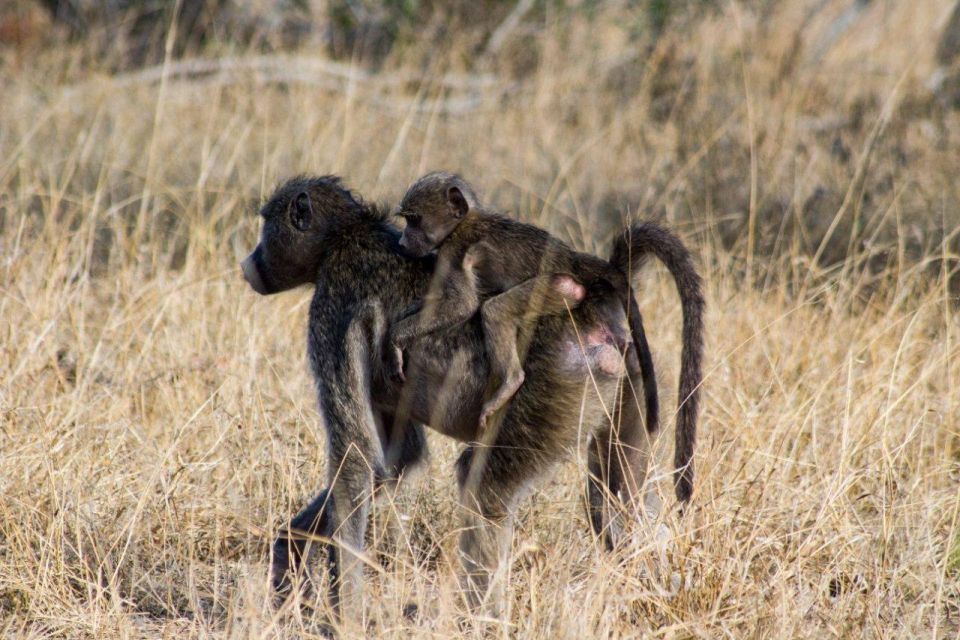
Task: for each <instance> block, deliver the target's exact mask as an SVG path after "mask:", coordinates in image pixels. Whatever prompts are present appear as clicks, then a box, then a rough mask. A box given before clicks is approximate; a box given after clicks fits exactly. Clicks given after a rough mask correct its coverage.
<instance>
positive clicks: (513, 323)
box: [480, 275, 586, 435]
mask: <svg viewBox="0 0 960 640" xmlns="http://www.w3.org/2000/svg"><path fill="white" fill-rule="evenodd" d="M585 295H586V290H585V289H584V288H583V286H582V285H581V284H579V283H578V282H576V281H575V280H574V279H573V278H571V277H570V276H565V275H543V276H538V277H535V278H531V279H529V280H526V281H524V282H522V283H520V284H518V285H517V286H515V287H513V288H511V289H508V290H506V291H504V292H503V293H501V294H500V295H497V296H494V297H492V298H490V299H489V300H487V301H486V302H485V303H484V304H483V306H482V307H481V308H480V316H481V318H482V320H483V340H484V344H485V346H486V351H487V359H488V360H489V361H490V372H491V373H492V374H493V377H494V379H495V380H497V383H498V385H499V386H498V387H497V388H496V389H495V390H494V392H493V393H492V395H491V396H490V397H489V398H488V399H487V400H486V402H485V403H484V405H483V410H482V411H481V413H480V433H481V435H482V434H483V432H484V431H485V430H486V427H487V424H488V423H489V421H490V418H491V417H492V416H493V415H494V414H495V413H496V412H497V411H499V410H500V408H501V407H503V406H504V405H505V404H506V403H507V402H508V401H509V400H510V398H512V397H513V396H514V395H515V394H516V393H517V391H518V390H519V389H520V387H521V385H523V380H524V372H523V362H522V359H523V357H524V355H525V353H526V342H527V334H529V331H530V330H531V329H532V328H533V327H534V325H535V324H536V320H537V318H539V317H540V316H545V315H556V314H560V313H566V312H567V310H568V309H569V308H571V307H575V306H576V305H578V304H579V303H580V301H581V300H583V298H584V296H585ZM521 351H523V353H521Z"/></svg>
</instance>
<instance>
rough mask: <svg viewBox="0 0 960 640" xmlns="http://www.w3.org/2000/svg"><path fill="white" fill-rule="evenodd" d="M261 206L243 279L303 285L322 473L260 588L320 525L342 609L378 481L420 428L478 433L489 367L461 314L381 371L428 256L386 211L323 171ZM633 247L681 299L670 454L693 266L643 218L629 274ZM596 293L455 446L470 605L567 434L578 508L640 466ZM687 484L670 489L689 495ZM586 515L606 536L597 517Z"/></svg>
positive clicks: (533, 353)
mask: <svg viewBox="0 0 960 640" xmlns="http://www.w3.org/2000/svg"><path fill="white" fill-rule="evenodd" d="M261 215H262V216H263V231H262V234H261V241H260V243H259V244H258V246H257V248H256V249H255V250H254V251H253V253H252V254H251V255H250V256H249V257H247V258H246V259H245V260H244V261H243V263H242V268H243V273H244V276H245V277H246V279H247V281H248V282H249V283H250V285H251V286H252V287H253V289H254V290H256V291H257V292H258V293H261V294H270V293H277V292H280V291H285V290H288V289H291V288H293V287H296V286H299V285H307V284H312V285H314V286H315V292H314V297H313V301H312V303H311V306H310V322H309V328H308V345H309V359H310V365H311V368H312V370H313V374H314V377H315V379H316V385H317V391H318V395H319V404H320V411H321V413H322V415H323V419H324V424H325V427H326V430H327V436H328V438H327V449H328V469H329V478H328V480H329V482H330V486H329V488H328V489H326V490H324V492H323V493H321V494H320V495H319V496H318V497H317V498H316V499H315V500H313V501H312V502H311V503H310V504H309V505H308V506H307V507H306V508H305V509H304V510H303V511H301V512H300V514H298V515H297V516H296V517H295V518H294V519H293V520H292V521H291V523H290V528H289V530H290V531H289V532H283V533H281V534H280V535H279V536H278V539H277V541H276V543H275V545H274V567H273V576H274V584H275V586H276V587H277V588H278V589H281V590H282V589H284V588H285V587H286V586H288V585H289V581H288V580H289V575H290V572H291V571H295V570H296V569H297V568H298V567H299V565H300V562H301V560H302V558H303V555H304V552H305V545H304V543H303V541H302V539H297V536H296V535H295V531H294V530H298V531H302V532H305V533H307V534H312V535H320V536H325V537H329V538H332V539H333V541H334V544H331V545H328V547H327V549H328V552H329V554H330V561H331V562H330V565H331V567H330V568H331V572H332V578H333V579H332V580H331V591H330V598H331V602H332V604H333V605H334V607H335V608H336V610H338V611H340V610H341V607H343V608H348V609H351V610H353V609H355V608H356V607H357V606H359V603H360V598H359V594H360V589H361V585H362V571H361V568H362V565H361V562H360V560H359V558H358V557H357V554H356V552H357V551H358V550H360V549H362V547H363V540H364V532H365V527H366V524H367V513H368V509H369V504H370V500H371V498H372V495H373V492H374V489H375V487H376V485H377V484H378V483H380V482H383V481H385V480H388V479H390V478H395V477H397V476H398V475H399V474H400V473H401V472H402V471H403V469H404V468H406V467H408V466H410V465H412V464H415V463H416V462H417V461H418V460H420V459H421V458H422V456H423V454H424V448H425V444H424V436H423V431H422V426H421V425H422V424H429V425H430V426H431V427H432V428H433V429H435V430H436V431H438V432H440V433H443V434H445V435H448V436H451V437H453V438H456V439H458V440H460V441H463V442H468V443H469V442H473V441H474V440H475V438H476V433H477V425H478V419H479V415H480V411H481V405H482V404H483V399H484V392H485V389H486V385H487V378H488V374H489V371H488V365H487V362H486V358H485V349H484V345H483V342H482V331H481V329H480V325H479V321H478V318H477V317H476V316H474V317H473V318H471V319H470V320H468V321H467V322H466V323H464V324H462V325H459V326H457V327H455V328H452V329H449V330H445V331H442V332H440V334H439V335H437V337H436V339H427V340H421V341H418V342H416V343H413V344H411V345H410V347H409V350H408V353H407V357H408V360H409V368H408V371H407V382H406V383H405V384H404V385H399V384H397V383H395V382H393V381H392V380H391V377H390V375H389V372H388V371H387V370H386V367H385V366H384V365H383V361H384V360H383V356H384V351H385V349H386V347H387V345H386V335H387V333H386V326H387V323H388V322H390V321H393V320H394V319H396V318H398V317H400V316H401V314H402V313H403V312H404V311H405V310H406V309H408V308H410V307H411V305H413V304H414V303H415V302H416V301H417V300H420V299H422V298H423V296H424V295H425V293H426V292H427V289H428V287H429V284H430V280H431V277H432V273H433V268H434V266H435V260H434V259H433V258H431V257H429V256H428V257H426V258H423V259H419V260H413V259H407V258H404V257H403V256H401V254H400V251H399V247H398V239H399V236H400V233H399V231H398V230H397V229H396V228H395V227H394V226H393V225H392V224H391V223H390V222H389V221H388V219H387V215H386V212H385V211H384V210H383V209H381V208H378V207H376V206H372V205H368V204H365V203H364V202H363V201H362V200H361V199H359V198H358V197H356V196H354V195H353V194H352V193H351V192H350V191H348V190H347V189H346V188H345V187H344V186H343V185H342V184H341V182H340V180H339V178H336V177H333V176H325V177H320V178H310V177H300V178H294V179H292V180H289V181H288V182H286V183H285V184H283V185H282V186H280V187H279V188H278V189H277V190H276V192H275V193H274V194H273V195H272V196H271V198H270V199H269V200H268V202H267V203H266V204H265V205H264V206H263V208H262V209H261ZM646 253H654V254H655V255H657V256H658V257H660V258H665V259H666V261H667V263H668V267H669V268H670V270H671V272H672V273H673V274H674V276H675V279H676V282H677V285H678V288H679V291H680V294H681V299H682V300H683V303H684V304H683V308H684V346H683V358H682V360H683V367H682V372H681V394H683V393H684V392H685V391H689V393H688V396H687V397H683V398H682V402H681V412H684V411H685V410H686V415H687V417H688V418H689V420H687V422H684V421H683V420H681V421H680V422H681V423H682V425H681V426H683V427H684V428H685V429H688V431H687V432H686V433H685V434H684V435H683V436H681V435H679V434H678V436H677V438H678V443H680V442H681V441H682V443H683V444H684V447H683V448H682V449H681V448H679V447H678V452H682V454H683V455H682V456H680V455H679V454H678V457H680V458H684V457H686V456H688V454H689V453H691V452H692V445H693V435H694V432H693V428H694V427H695V418H696V395H697V389H698V387H699V384H700V359H701V351H702V338H701V333H702V332H701V328H702V327H701V325H702V320H701V316H702V307H703V299H702V296H701V294H700V284H699V277H698V276H697V275H696V272H695V271H694V270H693V266H692V263H691V261H690V259H689V256H688V255H687V253H686V251H685V250H684V249H683V246H682V245H681V244H680V243H679V241H677V240H676V239H675V238H674V237H673V236H672V235H670V234H669V233H668V232H667V231H665V230H663V229H660V228H659V227H655V226H651V225H638V226H635V227H633V228H632V229H631V230H630V231H629V232H628V233H625V234H624V236H623V237H620V238H618V239H617V241H616V247H615V250H614V260H613V264H615V265H616V266H617V267H618V268H619V269H620V270H621V271H622V272H623V273H626V272H627V271H635V270H636V268H637V267H638V266H639V264H640V262H641V260H642V259H643V257H644V255H645V254H646ZM597 260H598V262H601V263H602V262H604V261H602V260H600V259H599V258H598V259H597ZM596 289H598V290H596ZM603 289H604V286H603V285H602V283H601V285H599V286H598V287H596V288H595V287H592V286H590V285H588V286H587V287H586V295H585V297H584V299H583V301H582V302H581V303H580V304H579V305H578V306H577V307H576V308H575V309H572V311H571V313H570V316H569V317H562V316H559V315H553V316H545V317H542V318H540V319H539V320H538V323H537V327H536V329H535V330H534V333H533V336H532V338H531V342H530V346H529V350H528V352H527V357H526V361H525V362H524V369H525V372H526V381H525V383H524V385H523V387H521V389H520V390H519V392H518V393H517V395H516V397H515V398H514V399H513V400H512V401H511V402H510V403H509V404H508V405H507V406H506V408H505V411H504V413H503V415H502V419H501V422H500V424H499V429H497V430H496V439H495V440H494V441H493V442H492V443H491V444H490V446H479V445H477V444H471V445H469V446H467V447H466V449H465V450H464V452H463V453H462V454H461V456H460V458H459V459H458V461H457V476H458V480H459V482H460V485H461V489H462V501H463V505H464V509H463V519H464V523H463V524H464V528H463V531H462V533H461V536H460V551H461V559H462V562H463V566H464V572H463V583H464V587H465V588H466V596H467V599H468V601H469V604H470V606H477V605H479V604H480V603H481V602H482V600H483V598H484V595H485V594H486V593H487V592H488V589H489V587H490V586H491V577H492V576H493V572H494V571H495V570H496V569H497V567H498V566H500V565H501V564H502V563H501V560H502V558H503V555H504V553H505V552H506V550H507V544H508V543H509V540H510V531H511V524H512V516H513V512H514V509H515V507H516V505H517V502H518V501H519V499H520V498H521V497H522V494H523V493H524V491H525V490H526V489H528V488H529V487H530V485H531V483H532V482H533V481H535V480H536V479H537V478H538V477H540V476H542V475H543V474H544V473H545V472H546V471H547V470H548V469H549V468H550V467H551V466H552V465H553V464H554V463H555V462H556V461H557V460H559V459H560V457H561V455H562V454H563V452H564V451H565V450H568V449H569V448H571V447H575V446H577V444H578V442H577V440H578V433H580V432H583V433H591V434H592V436H591V442H590V444H589V447H590V448H589V451H590V467H591V471H592V472H594V474H595V476H596V478H597V479H599V483H602V485H604V486H601V485H600V484H599V483H598V482H591V483H590V484H589V487H590V492H591V496H590V501H591V506H592V512H593V513H595V514H599V513H601V510H600V509H598V508H596V505H598V504H601V503H602V502H603V501H604V500H605V499H606V500H608V501H609V500H610V499H611V498H612V499H613V500H614V501H615V500H617V499H618V498H622V499H623V501H624V502H626V503H627V504H633V505H635V504H636V503H637V501H638V498H639V496H640V493H639V492H640V485H641V483H642V482H643V478H644V474H645V472H646V462H647V439H646V434H645V433H644V428H643V418H642V415H641V414H642V410H641V408H640V404H641V403H640V399H639V398H638V396H637V393H636V392H635V389H638V388H640V386H641V382H642V381H641V380H640V372H639V366H638V365H637V362H636V359H635V358H630V357H627V358H623V357H622V355H621V353H620V352H619V351H618V350H617V345H619V344H623V343H624V342H625V339H626V336H628V335H629V330H628V327H627V318H626V315H625V313H624V310H623V306H622V305H621V304H619V302H618V301H617V298H616V297H615V296H611V295H610V294H609V291H606V290H603ZM493 300H495V298H494V299H493ZM571 320H572V321H571ZM451 381H454V382H455V384H451ZM608 407H609V408H612V415H608V413H607V408H608ZM684 466H685V467H686V468H689V466H688V465H687V464H684ZM680 471H683V469H681V470H680ZM688 478H689V476H683V479H684V482H686V479H688ZM468 479H471V481H469V482H468ZM684 486H686V485H684ZM680 487H681V484H678V490H679V489H680ZM688 488H689V487H687V488H686V489H684V490H682V491H680V495H681V497H683V498H687V497H689V491H688V490H687V489H688ZM607 506H609V508H608V509H605V510H604V511H603V513H613V512H615V509H616V505H615V504H614V505H607ZM591 523H592V525H593V526H594V528H595V530H596V531H597V533H598V534H607V532H606V528H607V525H608V522H607V521H605V519H604V518H603V517H599V516H598V517H596V518H594V517H592V518H591Z"/></svg>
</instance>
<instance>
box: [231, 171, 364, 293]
mask: <svg viewBox="0 0 960 640" xmlns="http://www.w3.org/2000/svg"><path fill="white" fill-rule="evenodd" d="M363 210H364V205H363V203H362V202H361V201H360V200H359V199H358V198H356V197H354V195H353V194H352V193H350V191H349V190H347V189H346V188H345V187H344V186H343V184H342V183H341V181H340V178H337V177H336V176H322V177H319V178H315V177H303V176H301V177H297V178H292V179H290V180H288V181H287V182H285V183H284V184H283V185H281V186H280V187H278V188H277V190H276V191H274V193H273V195H272V196H270V199H269V200H267V202H266V204H264V205H263V207H261V208H260V215H261V216H262V217H263V231H262V232H261V234H260V244H258V245H257V248H256V249H254V250H253V253H251V254H250V255H249V256H247V258H246V259H245V260H244V261H243V262H241V263H240V267H241V268H242V269H243V277H244V278H245V279H246V281H247V282H248V283H249V284H250V286H251V287H253V290H254V291H256V292H257V293H259V294H262V295H267V294H271V293H279V292H281V291H286V290H288V289H292V288H294V287H296V286H299V285H302V284H309V283H311V282H313V281H314V278H315V277H316V273H317V260H318V258H319V256H320V248H321V245H322V243H323V241H324V238H325V236H326V230H327V228H328V227H329V225H330V222H331V221H334V220H337V219H343V218H344V217H347V216H355V215H360V214H361V213H362V212H363Z"/></svg>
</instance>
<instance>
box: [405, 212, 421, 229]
mask: <svg viewBox="0 0 960 640" xmlns="http://www.w3.org/2000/svg"><path fill="white" fill-rule="evenodd" d="M404 218H406V220H407V224H409V225H412V226H414V227H419V226H420V220H421V218H420V214H418V213H408V214H407V215H405V216H404Z"/></svg>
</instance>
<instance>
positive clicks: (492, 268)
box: [390, 171, 657, 433]
mask: <svg viewBox="0 0 960 640" xmlns="http://www.w3.org/2000/svg"><path fill="white" fill-rule="evenodd" d="M398 215H399V216H401V217H403V218H404V219H405V220H406V223H407V225H406V228H405V229H404V231H403V236H402V237H401V238H400V246H401V247H403V248H404V250H405V251H406V252H407V253H408V254H409V255H411V256H412V257H415V258H421V257H423V256H425V255H427V254H428V253H430V252H431V251H433V250H434V249H438V252H437V276H436V280H435V281H436V282H437V286H436V287H434V289H433V290H432V291H431V292H430V293H429V294H428V295H427V297H426V298H425V300H424V301H423V302H422V303H421V304H420V305H419V309H418V310H417V311H416V312H414V313H411V314H410V315H407V316H406V317H404V318H403V319H401V320H399V321H398V322H396V323H395V324H394V325H393V326H392V327H391V328H390V336H391V337H390V343H391V344H392V345H393V347H394V350H395V354H394V355H393V357H392V358H391V364H392V365H393V366H396V367H402V361H403V356H402V350H403V349H405V348H407V347H409V346H410V344H411V343H412V342H413V341H414V340H418V339H420V338H422V337H423V336H425V335H427V334H429V333H432V332H434V331H439V330H445V329H449V328H450V327H454V326H456V325H458V324H460V323H462V322H464V321H465V320H467V319H468V318H470V317H472V316H473V315H474V314H475V313H477V311H478V310H479V311H480V316H481V319H482V324H483V332H484V340H485V342H486V346H487V359H488V361H489V363H490V368H491V370H492V373H493V375H494V377H495V378H496V380H497V381H498V383H499V385H500V386H499V387H498V388H497V389H496V390H495V391H494V392H493V394H492V395H491V396H490V398H489V399H488V400H487V401H486V402H485V403H484V405H483V410H482V411H481V412H480V430H481V433H482V432H483V430H484V429H485V427H486V425H487V422H488V421H489V419H490V417H491V416H492V415H493V414H494V413H496V412H497V411H498V410H499V409H500V408H501V407H502V406H503V405H504V404H505V403H506V402H507V401H508V400H510V398H512V397H513V396H514V394H516V392H517V389H519V388H520V385H522V384H523V379H524V372H523V365H522V362H521V353H520V345H519V344H518V334H519V332H520V331H521V330H522V328H523V327H526V326H531V325H532V324H533V323H534V321H535V320H536V318H537V317H539V316H543V315H555V314H558V313H564V314H565V313H566V312H567V309H568V308H570V307H573V306H576V305H577V304H579V303H580V301H581V300H583V298H584V296H585V295H586V290H585V289H584V287H583V285H581V284H580V283H579V282H577V281H576V279H575V277H576V276H575V275H574V277H571V275H572V274H578V273H579V272H581V271H585V270H584V269H582V268H581V265H580V264H579V262H582V261H578V254H577V253H576V252H574V250H573V249H571V248H570V247H569V246H568V245H567V244H565V243H563V242H561V241H560V240H557V239H556V238H553V237H552V236H550V235H549V234H548V233H547V232H546V231H544V230H543V229H539V228H537V227H535V226H533V225H529V224H524V223H522V222H519V221H516V220H511V219H510V218H507V217H505V216H502V215H499V214H497V213H494V212H493V211H491V210H489V209H485V208H481V207H480V206H479V202H478V199H477V196H476V193H475V192H474V190H473V188H472V187H471V186H470V185H469V184H468V183H467V182H466V181H465V180H463V178H461V177H460V176H458V175H455V174H452V173H447V172H442V171H437V172H433V173H429V174H427V175H425V176H423V177H422V178H420V179H419V180H417V181H416V182H415V183H413V185H412V186H411V187H410V188H409V189H408V190H407V193H406V194H405V195H404V196H403V199H402V200H401V202H400V207H399V211H398ZM590 261H591V262H594V263H595V262H596V258H592V257H591V258H590ZM610 270H611V271H612V269H610ZM619 276H620V274H613V277H614V278H617V277H619ZM620 279H622V278H620ZM521 283H523V284H522V285H521ZM622 293H623V294H626V296H630V294H629V291H625V292H622ZM630 297H631V298H632V296H630ZM481 305H482V306H481ZM635 319H636V321H637V323H640V322H641V321H640V317H639V315H636V316H635ZM638 326H639V327H640V331H641V333H642V324H638ZM627 344H628V341H627V340H624V341H623V343H622V344H620V345H618V346H619V347H620V348H621V351H624V350H625V348H626V346H627ZM644 346H646V345H645V342H644ZM647 357H648V355H647ZM644 364H645V365H647V364H648V365H649V370H647V371H644V372H643V374H644V379H645V380H650V381H655V376H654V374H653V369H652V359H650V360H648V362H645V363H644ZM397 373H398V374H400V375H399V377H402V368H401V369H399V370H398V371H397ZM650 389H651V391H652V393H653V399H652V405H651V406H652V412H651V415H648V418H647V419H648V420H649V421H651V422H650V425H649V427H650V428H651V429H654V430H655V429H656V420H657V415H656V414H657V408H656V405H657V400H656V385H655V384H654V385H653V386H651V387H650Z"/></svg>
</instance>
